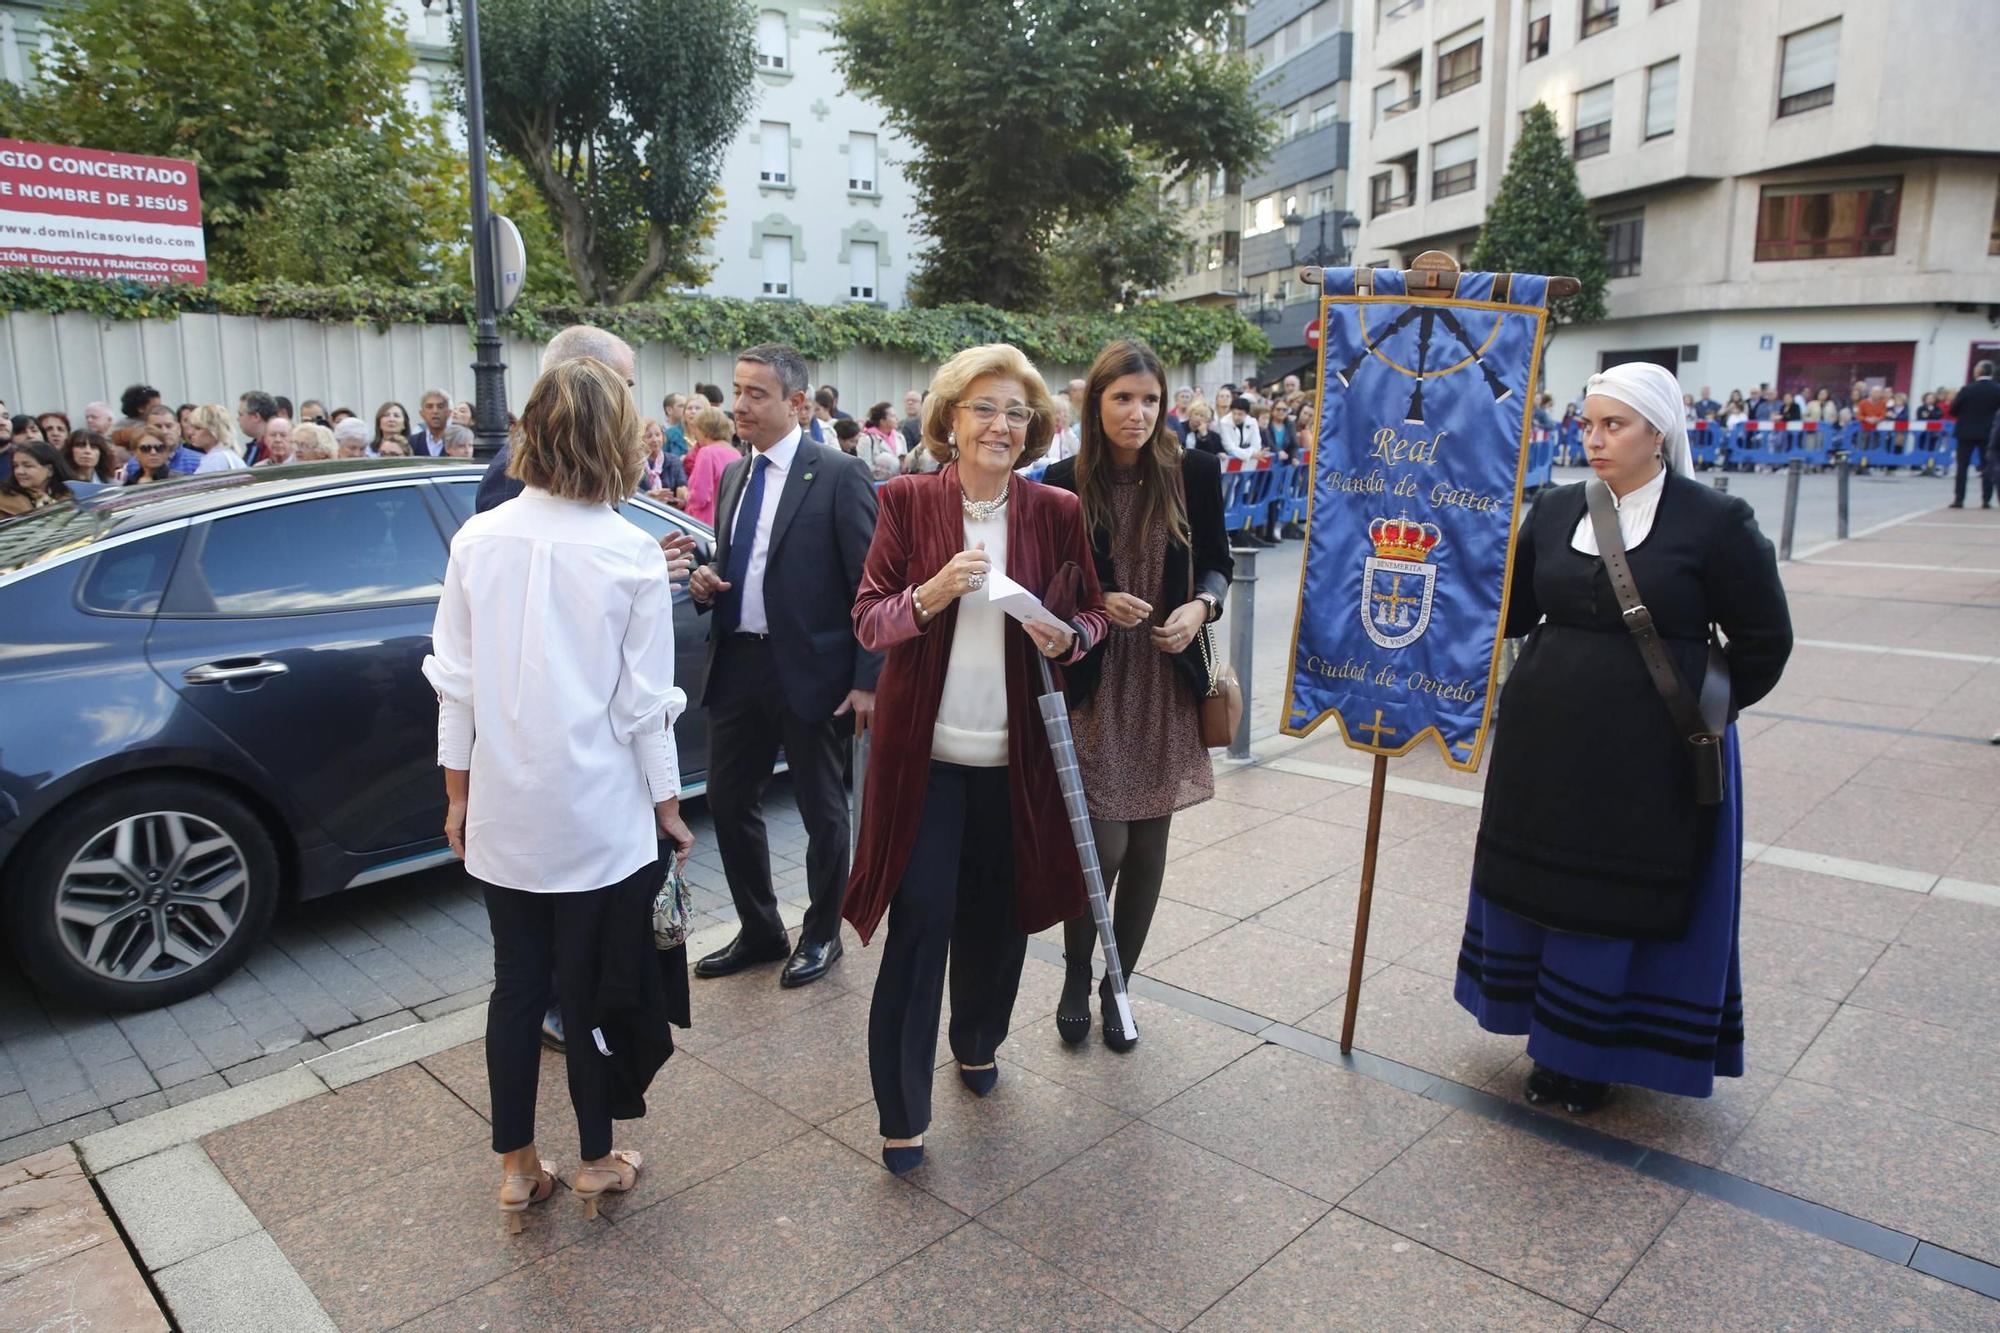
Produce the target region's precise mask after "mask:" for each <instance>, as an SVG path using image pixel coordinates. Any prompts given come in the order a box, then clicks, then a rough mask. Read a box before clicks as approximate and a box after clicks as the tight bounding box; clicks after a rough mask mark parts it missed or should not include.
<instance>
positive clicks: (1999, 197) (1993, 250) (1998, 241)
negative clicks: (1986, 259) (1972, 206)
mask: <svg viewBox="0 0 2000 1333" xmlns="http://www.w3.org/2000/svg"><path fill="white" fill-rule="evenodd" d="M1986 253H1987V254H1989V255H2000V187H1996V188H1995V189H1994V191H1993V228H1992V230H1990V231H1988V232H1987V233H1986Z"/></svg>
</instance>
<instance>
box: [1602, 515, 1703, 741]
mask: <svg viewBox="0 0 2000 1333" xmlns="http://www.w3.org/2000/svg"><path fill="white" fill-rule="evenodd" d="M1583 498H1584V503H1585V504H1586V505H1587V506H1588V507H1589V509H1590V527H1591V531H1592V532H1594V533H1595V534H1596V536H1597V553H1598V555H1599V556H1601V557H1602V558H1603V560H1604V572H1605V573H1606V574H1608V575H1609V576H1610V577H1611V591H1612V592H1613V593H1614V594H1615V595H1616V596H1617V598H1618V609H1619V611H1620V612H1621V613H1622V614H1623V617H1624V621H1625V628H1626V629H1627V630H1628V631H1630V633H1631V635H1632V641H1633V642H1634V643H1636V644H1637V645H1638V647H1639V657H1640V659H1641V660H1642V661H1644V662H1645V664H1646V674H1647V675H1649V676H1651V677H1652V678H1653V688H1654V689H1656V690H1658V691H1659V692H1660V698H1661V699H1662V700H1664V701H1665V702H1666V705H1667V711H1668V712H1669V713H1670V714H1672V715H1673V719H1674V726H1675V727H1676V728H1678V729H1679V731H1680V733H1681V734H1682V735H1683V736H1685V737H1686V738H1687V739H1689V740H1693V739H1695V738H1696V737H1697V736H1714V735H1716V734H1718V733H1719V732H1720V730H1721V728H1720V727H1716V728H1710V726H1709V724H1708V722H1707V721H1706V720H1705V719H1704V718H1703V717H1702V715H1701V710H1700V709H1699V708H1697V707H1696V705H1695V701H1694V700H1693V699H1692V698H1691V697H1690V696H1689V694H1688V691H1687V686H1686V685H1685V684H1683V683H1682V681H1681V673H1680V672H1679V671H1678V670H1676V669H1675V667H1674V663H1673V659H1672V658H1670V657H1668V656H1667V646H1666V645H1665V644H1664V643H1662V642H1661V641H1660V635H1659V631H1658V630H1656V629H1655V628H1654V627H1653V613H1652V612H1651V611H1649V610H1647V609H1646V604H1645V603H1644V602H1643V601H1641V600H1640V599H1639V584H1638V582H1637V580H1635V579H1634V578H1633V577H1632V563H1631V561H1630V560H1628V559H1626V557H1625V538H1624V535H1623V534H1622V533H1620V532H1619V531H1618V510H1617V508H1616V506H1615V505H1614V504H1613V502H1612V498H1611V488H1610V487H1609V486H1607V485H1605V484H1604V483H1603V482H1602V481H1599V480H1598V479H1597V478H1595V477H1592V478H1591V479H1590V480H1589V481H1586V482H1584V483H1583Z"/></svg>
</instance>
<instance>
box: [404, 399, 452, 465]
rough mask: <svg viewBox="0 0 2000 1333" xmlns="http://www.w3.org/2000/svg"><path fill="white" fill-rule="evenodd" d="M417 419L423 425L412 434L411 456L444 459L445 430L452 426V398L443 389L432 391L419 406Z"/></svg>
mask: <svg viewBox="0 0 2000 1333" xmlns="http://www.w3.org/2000/svg"><path fill="white" fill-rule="evenodd" d="M417 417H418V419H419V420H420V421H422V422H423V424H422V425H420V426H418V427H417V428H416V429H415V430H413V431H411V432H410V456H411V457H413V458H443V457H444V428H445V427H446V426H449V425H450V424H451V396H450V395H449V394H447V393H445V391H444V390H443V389H432V390H431V391H430V392H428V393H426V394H425V395H424V398H423V401H422V402H421V403H419V404H418V405H417Z"/></svg>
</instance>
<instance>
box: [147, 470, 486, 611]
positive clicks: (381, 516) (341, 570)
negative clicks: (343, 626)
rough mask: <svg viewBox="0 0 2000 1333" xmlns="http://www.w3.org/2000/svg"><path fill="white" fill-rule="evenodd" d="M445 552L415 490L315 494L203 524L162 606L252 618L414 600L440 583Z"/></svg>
mask: <svg viewBox="0 0 2000 1333" xmlns="http://www.w3.org/2000/svg"><path fill="white" fill-rule="evenodd" d="M448 554H449V553H448V552H447V551H446V549H445V544H444V538H443V537H441V536H440V535H439V534H438V530H437V524H436V523H434V522H432V521H431V516H430V512H429V510H427V509H426V508H425V507H424V501H423V497H422V496H421V495H419V494H418V492H417V489H416V488H415V487H412V486H398V487H394V488H391V489H386V490H374V491H346V492H342V493H339V494H334V495H326V496H320V497H318V498H316V499H312V500H304V501H300V502H299V503H296V504H287V505H275V506H273V507H271V508H269V509H258V510H253V511H252V512H250V513H247V514H235V515H231V516H230V517H228V518H219V519H216V520H215V521H214V522H213V523H211V524H209V525H208V530H207V532H206V534H205V538H204V541H203V543H202V548H201V558H200V559H199V560H197V561H194V562H192V564H193V569H192V571H191V574H190V576H189V578H188V579H186V580H182V579H176V580H175V585H176V586H175V589H174V595H173V597H172V598H171V599H170V604H169V607H168V609H169V610H170V611H174V612H185V613H191V614H196V615H201V614H208V615H224V616H254V615H281V614H285V613H287V612H298V611H332V610H340V609H343V608H347V607H356V606H372V605H379V604H382V603H386V602H409V601H419V600H422V599H425V598H432V597H436V596H438V594H439V593H441V592H442V591H443V590H444V568H445V561H446V559H447V557H448ZM183 582H186V583H188V584H189V586H188V587H187V589H186V590H185V592H184V591H183V589H182V586H181V585H182V583H183Z"/></svg>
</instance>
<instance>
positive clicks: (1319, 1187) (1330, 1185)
mask: <svg viewBox="0 0 2000 1333" xmlns="http://www.w3.org/2000/svg"><path fill="white" fill-rule="evenodd" d="M1450 1113H1451V1111H1450V1108H1449V1107H1446V1106H1444V1105H1442V1104H1441V1103H1438V1102H1434V1101H1427V1100H1425V1099H1424V1098H1422V1097H1415V1096H1412V1095H1411V1094H1409V1093H1407V1092H1403V1091H1401V1090H1400V1089H1397V1088H1392V1087H1389V1086H1388V1085H1386V1084H1383V1083H1377V1082H1375V1081H1373V1080H1372V1079H1367V1078H1363V1077H1362V1076H1361V1075H1359V1074H1355V1073H1352V1072H1350V1071H1349V1070H1346V1069H1341V1068H1337V1067H1335V1066H1333V1065H1329V1064H1326V1063H1325V1062H1323V1061H1320V1060H1315V1059H1313V1058H1311V1057H1310V1056H1306V1055H1301V1054H1299V1053H1298V1052H1296V1051H1290V1050H1286V1049H1284V1048H1283V1047H1280V1046H1269V1045H1267V1046H1260V1047H1258V1048H1257V1049H1256V1050H1254V1051H1252V1052H1250V1053H1249V1054H1248V1055H1246V1056H1244V1057H1243V1058H1242V1059H1241V1060H1238V1061H1236V1062H1235V1063H1234V1064H1232V1065H1230V1066H1228V1067H1227V1068H1225V1069H1222V1070H1220V1071H1218V1072H1217V1073H1215V1074H1213V1075H1211V1076H1210V1077H1208V1078H1206V1079H1204V1080H1202V1081H1201V1082H1200V1083H1197V1084H1196V1085H1195V1086H1194V1087H1192V1088H1190V1089H1188V1090H1187V1091H1186V1092H1184V1093H1182V1094H1181V1095H1180V1096H1178V1097H1176V1098H1174V1099H1173V1100H1172V1101H1170V1102H1168V1103H1167V1104H1166V1105H1164V1106H1161V1107H1159V1108H1157V1109H1156V1110H1154V1111H1152V1112H1151V1113H1150V1114H1148V1115H1147V1116H1146V1121H1147V1123H1148V1124H1151V1125H1153V1126H1155V1127H1157V1128H1160V1129H1164V1130H1166V1131H1167V1132H1169V1133H1171V1134H1174V1135H1177V1136H1179V1137H1180V1138H1183V1139H1186V1140H1188V1142H1190V1143H1193V1144H1196V1145H1198V1146H1200V1147H1203V1148H1206V1149H1208V1150H1209V1151H1210V1152H1213V1153H1216V1154H1218V1155H1219V1156H1222V1157H1226V1158H1228V1159H1229V1160H1231V1161H1233V1162H1236V1163H1238V1164H1240V1165H1242V1166H1247V1167H1249V1168H1251V1169H1252V1170H1254V1171H1258V1172H1261V1173H1262V1174H1264V1175H1267V1176H1270V1177H1271V1178H1272V1179H1274V1180H1281V1181H1283V1182H1284V1183H1285V1184H1287V1185H1290V1186H1291V1187H1292V1188H1294V1189H1298V1190H1303V1191H1305V1192H1306V1193H1308V1194H1312V1195H1315V1196H1317V1197H1318V1198H1320V1199H1324V1200H1325V1201H1326V1202H1328V1203H1338V1202H1339V1201H1340V1200H1341V1199H1343V1198H1345V1197H1346V1196H1347V1194H1348V1193H1349V1192H1350V1191H1351V1190H1353V1189H1354V1188H1355V1187H1356V1186H1357V1185H1359V1184H1361V1183H1362V1182H1363V1181H1365V1180H1367V1179H1368V1177H1370V1176H1372V1175H1373V1174H1375V1172H1377V1171H1379V1170H1380V1169H1381V1168H1382V1167H1384V1166H1386V1165H1388V1163H1390V1162H1391V1161H1393V1160H1395V1158H1396V1155H1397V1154H1398V1153H1400V1152H1402V1151H1403V1150H1404V1149H1405V1148H1407V1147H1409V1146H1410V1145H1411V1144H1412V1143H1415V1142H1416V1141H1417V1140H1418V1139H1420V1138H1422V1137H1423V1136H1424V1134H1425V1133H1426V1132H1427V1131H1428V1130H1429V1129H1430V1128H1431V1127H1432V1126H1434V1125H1436V1124H1437V1123H1438V1121H1440V1120H1442V1119H1444V1118H1445V1116H1447V1115H1449V1114H1450Z"/></svg>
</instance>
